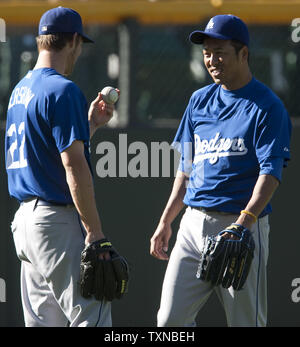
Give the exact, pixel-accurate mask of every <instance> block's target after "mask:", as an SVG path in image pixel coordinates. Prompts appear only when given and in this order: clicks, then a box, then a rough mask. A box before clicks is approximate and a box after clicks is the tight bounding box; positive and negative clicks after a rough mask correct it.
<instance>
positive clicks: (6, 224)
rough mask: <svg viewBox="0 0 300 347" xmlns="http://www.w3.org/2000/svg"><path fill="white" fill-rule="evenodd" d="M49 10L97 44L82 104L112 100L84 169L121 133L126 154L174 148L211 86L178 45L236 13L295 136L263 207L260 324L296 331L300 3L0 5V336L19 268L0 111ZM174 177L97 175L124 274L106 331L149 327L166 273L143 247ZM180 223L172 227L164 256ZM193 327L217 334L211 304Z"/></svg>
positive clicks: (12, 318) (216, 312) (9, 320)
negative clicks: (198, 93) (264, 277)
mask: <svg viewBox="0 0 300 347" xmlns="http://www.w3.org/2000/svg"><path fill="white" fill-rule="evenodd" d="M56 6H64V7H71V8H73V9H75V10H77V11H78V12H79V13H80V14H81V16H82V19H83V23H84V27H85V31H86V33H87V35H88V36H90V37H91V38H93V39H94V40H95V44H89V45H85V46H84V49H83V52H82V55H81V57H80V58H79V61H78V63H77V65H76V67H75V70H74V73H73V75H72V76H71V79H72V80H73V81H74V82H75V83H77V84H78V86H79V87H80V88H81V90H82V91H83V92H84V94H85V96H86V98H87V100H88V102H91V101H92V100H93V99H94V98H95V97H96V95H97V92H98V91H100V90H101V89H102V88H103V87H104V86H106V85H112V86H114V87H118V88H119V89H120V90H121V96H120V99H119V101H118V103H117V105H116V112H115V115H114V117H113V119H112V120H111V121H110V123H109V124H108V125H107V126H106V127H105V128H104V129H103V130H101V131H99V132H98V133H97V134H96V135H95V136H94V138H93V140H92V143H91V154H92V159H93V165H94V169H95V167H96V163H97V161H98V160H99V158H100V156H99V152H97V150H96V149H97V145H98V144H99V143H101V142H103V141H107V142H112V143H114V144H115V145H116V147H117V148H118V146H119V135H120V134H126V135H127V141H128V144H130V143H132V142H135V141H142V142H144V143H146V144H147V146H149V147H148V148H150V146H151V143H152V142H163V141H166V142H168V143H171V142H172V139H173V137H174V135H175V132H176V129H177V126H178V124H179V121H180V119H181V117H182V115H183V112H184V110H185V107H186V105H187V102H188V100H189V97H190V96H191V94H192V92H193V91H194V90H196V89H199V88H201V87H202V86H204V85H206V84H208V83H211V79H210V77H209V75H208V73H207V72H206V69H205V67H204V65H203V63H202V51H201V46H196V45H191V44H190V42H189V41H188V35H189V33H190V32H191V31H193V30H195V29H204V27H205V25H206V23H207V22H208V20H209V19H210V18H211V17H212V16H214V15H216V14H229V13H230V14H234V15H237V16H239V17H240V18H242V19H243V20H244V21H245V22H246V23H247V24H248V26H249V31H250V36H251V43H250V66H251V70H252V72H253V74H254V76H255V77H256V78H257V79H259V80H260V81H262V82H263V83H265V84H267V85H268V86H269V87H270V88H271V89H272V90H273V91H274V92H275V93H276V94H277V95H278V96H279V97H280V98H281V99H282V100H283V102H284V103H285V106H286V108H287V110H288V111H289V114H290V116H291V119H292V122H293V127H294V129H293V137H292V148H291V149H292V159H293V160H292V161H291V162H290V165H289V167H288V168H287V169H286V170H285V172H284V175H283V184H282V186H280V187H279V189H278V191H277V192H276V194H275V196H274V198H273V210H274V213H273V214H272V215H271V219H270V220H271V234H270V261H269V296H268V306H269V325H270V326H299V325H300V303H299V302H300V296H299V297H298V295H299V294H297V293H298V292H299V291H297V288H296V287H295V286H293V284H292V283H295V282H297V281H294V282H293V280H294V279H295V278H300V261H299V260H300V259H299V244H300V236H299V228H298V227H297V225H296V217H295V216H296V215H297V210H296V207H297V206H298V205H299V203H298V197H297V193H298V195H299V180H298V176H299V169H300V164H299V160H298V158H299V156H300V129H299V127H300V102H299V96H300V0H251V1H250V0H228V1H227V0H98V1H96V0H77V1H76V0H70V1H55V0H49V1H41V0H28V1H27V0H23V1H18V0H11V1H8V0H1V1H0V19H2V20H0V31H1V30H2V31H1V33H0V34H1V35H0V41H1V42H0V140H1V142H0V146H1V152H0V153H1V154H0V158H1V160H0V176H1V179H0V189H1V190H0V206H1V209H0V279H3V280H4V281H2V282H1V283H3V282H5V296H2V298H1V297H0V326H23V325H24V322H23V317H22V308H21V303H20V293H19V292H20V290H19V267H20V264H19V261H18V260H17V259H16V256H15V250H14V245H13V241H12V236H11V233H10V223H11V220H12V218H13V215H14V213H15V211H16V209H17V207H18V206H17V203H16V202H15V201H13V200H12V199H10V198H9V196H8V192H7V182H6V173H5V166H4V150H3V146H4V131H5V118H6V109H7V105H8V101H9V96H10V94H11V91H12V89H13V87H14V86H15V84H16V83H17V82H18V81H19V80H20V79H21V78H22V77H23V76H24V75H25V74H26V72H27V71H28V70H29V69H31V68H32V67H33V66H34V64H35V61H36V58H37V52H36V44H35V37H36V36H37V26H38V22H39V19H40V17H41V15H42V14H43V13H44V12H45V11H46V10H48V9H50V8H52V7H56ZM4 34H5V35H4ZM297 135H298V136H297ZM128 157H129V158H130V155H128ZM161 160H163V158H161ZM174 160H175V159H174ZM173 178H174V176H172V175H171V177H163V175H162V174H161V172H160V177H137V178H132V177H123V178H122V177H115V178H112V177H106V178H100V177H99V175H95V188H96V194H97V205H98V208H99V212H100V215H101V218H102V220H103V224H104V230H105V234H106V235H107V236H108V237H109V238H110V239H111V240H112V242H113V243H114V244H115V246H116V248H117V249H118V250H119V251H120V252H121V253H123V254H124V255H125V256H126V257H127V258H128V259H129V261H130V263H131V266H132V280H131V283H130V288H129V293H128V295H127V296H126V297H125V298H124V299H123V300H122V301H118V302H115V303H114V304H113V320H114V325H115V326H125V327H135V326H155V324H156V312H157V309H158V307H159V300H160V291H161V284H162V281H163V275H164V271H165V268H166V263H163V262H160V261H158V260H156V259H154V258H152V257H151V256H150V255H149V240H150V238H151V236H152V234H153V232H154V230H155V228H156V225H157V223H158V220H159V218H160V214H161V212H162V210H163V208H164V206H165V203H166V201H167V199H168V196H169V193H170V190H171V187H172V182H173ZM180 217H181V215H180V216H178V218H177V219H176V220H175V222H174V224H173V229H174V235H173V238H172V240H171V245H172V242H174V241H175V236H176V231H177V229H178V225H179V221H180ZM297 283H300V281H299V282H297ZM293 293H294V294H293ZM295 293H296V294H295ZM197 323H198V325H199V326H226V321H225V315H224V312H223V310H222V307H221V306H220V304H219V303H218V301H217V299H216V298H215V297H214V296H212V297H211V298H210V300H209V302H208V303H207V304H206V306H205V308H204V309H203V310H202V311H201V312H200V313H199V315H198V318H197Z"/></svg>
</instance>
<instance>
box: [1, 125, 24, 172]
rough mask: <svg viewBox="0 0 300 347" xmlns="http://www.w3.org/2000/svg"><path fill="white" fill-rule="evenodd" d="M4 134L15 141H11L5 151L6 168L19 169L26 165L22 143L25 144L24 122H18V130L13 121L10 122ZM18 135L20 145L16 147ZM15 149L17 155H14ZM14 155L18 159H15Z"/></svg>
mask: <svg viewBox="0 0 300 347" xmlns="http://www.w3.org/2000/svg"><path fill="white" fill-rule="evenodd" d="M6 136H8V137H11V138H12V140H13V138H15V141H14V142H12V143H11V145H10V146H9V148H8V151H7V163H6V165H7V167H6V168H7V170H9V169H20V168H23V167H26V166H27V159H26V158H25V157H24V145H25V122H22V123H20V125H19V127H18V130H17V126H16V124H15V123H12V124H11V126H10V127H9V128H8V130H7V132H6ZM18 137H19V138H20V140H21V142H20V146H19V148H18ZM16 151H17V152H18V154H19V155H18V156H16ZM15 156H16V157H18V158H19V160H17V159H15Z"/></svg>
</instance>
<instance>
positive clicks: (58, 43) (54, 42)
mask: <svg viewBox="0 0 300 347" xmlns="http://www.w3.org/2000/svg"><path fill="white" fill-rule="evenodd" d="M73 36H74V33H56V34H48V35H39V36H38V37H37V38H36V43H37V47H38V50H39V51H40V50H41V49H46V50H54V51H60V50H62V49H63V48H64V47H65V45H66V44H67V43H68V42H71V41H72V40H73ZM77 39H78V40H79V38H77Z"/></svg>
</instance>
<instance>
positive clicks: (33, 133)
mask: <svg viewBox="0 0 300 347" xmlns="http://www.w3.org/2000/svg"><path fill="white" fill-rule="evenodd" d="M74 140H81V141H83V142H84V147H85V156H86V159H87V161H88V164H89V166H90V161H89V123H88V110H87V103H86V99H85V97H84V95H83V94H82V93H81V91H80V89H79V88H78V87H77V86H76V85H75V84H74V83H73V82H71V81H70V80H68V79H66V78H65V77H63V76H62V75H60V74H59V73H57V72H56V71H55V70H53V69H51V68H42V69H36V70H32V71H29V72H28V73H27V75H26V76H25V77H24V78H23V79H22V80H21V81H20V82H19V83H18V84H17V86H16V87H15V88H14V90H13V92H12V95H11V97H10V101H9V105H8V111H7V124H6V137H5V155H6V156H5V159H6V170H7V175H8V189H9V193H10V195H11V196H13V197H15V198H16V199H18V200H19V201H24V200H26V199H28V198H30V197H32V196H38V197H40V198H42V199H44V200H47V201H52V202H57V203H62V204H69V203H72V202H73V201H72V197H71V194H70V191H69V187H68V184H67V181H66V173H65V170H64V167H63V164H62V160H61V156H60V153H61V152H63V151H64V150H65V149H66V148H68V147H69V146H70V145H71V144H72V142H73V141H74Z"/></svg>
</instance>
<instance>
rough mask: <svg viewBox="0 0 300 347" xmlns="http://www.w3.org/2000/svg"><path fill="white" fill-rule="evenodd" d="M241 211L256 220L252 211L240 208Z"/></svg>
mask: <svg viewBox="0 0 300 347" xmlns="http://www.w3.org/2000/svg"><path fill="white" fill-rule="evenodd" d="M241 213H244V214H247V215H248V216H251V217H252V218H254V220H255V222H256V221H257V217H256V216H255V214H254V213H252V212H250V211H247V210H242V211H241Z"/></svg>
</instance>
